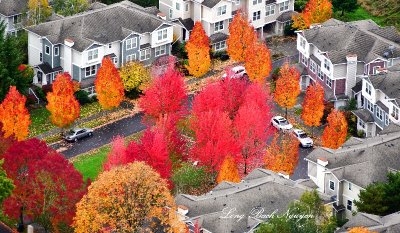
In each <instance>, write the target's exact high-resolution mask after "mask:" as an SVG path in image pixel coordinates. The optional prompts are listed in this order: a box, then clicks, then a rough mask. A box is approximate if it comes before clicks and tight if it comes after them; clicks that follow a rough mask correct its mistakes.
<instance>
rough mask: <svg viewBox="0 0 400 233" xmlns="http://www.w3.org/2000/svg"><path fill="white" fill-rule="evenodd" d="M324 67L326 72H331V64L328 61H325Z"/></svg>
mask: <svg viewBox="0 0 400 233" xmlns="http://www.w3.org/2000/svg"><path fill="white" fill-rule="evenodd" d="M324 67H325V69H326V70H328V71H330V70H331V63H330V62H329V60H328V59H325V61H324Z"/></svg>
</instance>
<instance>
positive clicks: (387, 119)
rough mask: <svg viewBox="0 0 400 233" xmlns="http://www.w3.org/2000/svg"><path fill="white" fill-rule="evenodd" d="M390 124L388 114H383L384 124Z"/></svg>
mask: <svg viewBox="0 0 400 233" xmlns="http://www.w3.org/2000/svg"><path fill="white" fill-rule="evenodd" d="M389 124H390V119H389V115H387V114H385V125H386V126H388V125H389Z"/></svg>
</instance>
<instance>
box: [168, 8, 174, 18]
mask: <svg viewBox="0 0 400 233" xmlns="http://www.w3.org/2000/svg"><path fill="white" fill-rule="evenodd" d="M173 13H174V11H173V10H172V8H169V18H170V19H172V16H173Z"/></svg>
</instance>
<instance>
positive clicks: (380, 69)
mask: <svg viewBox="0 0 400 233" xmlns="http://www.w3.org/2000/svg"><path fill="white" fill-rule="evenodd" d="M387 72H388V70H387V69H386V68H384V67H380V68H378V69H376V74H385V73H387Z"/></svg>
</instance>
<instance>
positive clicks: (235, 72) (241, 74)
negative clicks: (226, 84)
mask: <svg viewBox="0 0 400 233" xmlns="http://www.w3.org/2000/svg"><path fill="white" fill-rule="evenodd" d="M228 72H231V73H232V76H231V78H246V79H248V78H249V76H248V75H247V72H246V69H245V68H244V66H235V67H232V68H231V69H230V71H228ZM227 76H228V73H225V74H223V75H222V79H225V78H226V77H227Z"/></svg>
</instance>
